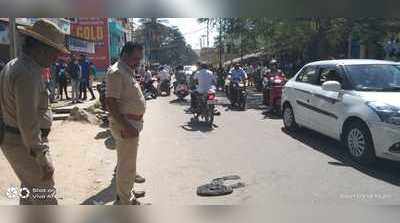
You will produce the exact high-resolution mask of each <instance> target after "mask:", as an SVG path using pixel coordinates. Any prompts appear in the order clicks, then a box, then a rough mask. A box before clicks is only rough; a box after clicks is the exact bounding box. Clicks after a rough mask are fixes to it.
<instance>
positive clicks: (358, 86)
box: [346, 64, 400, 91]
mask: <svg viewBox="0 0 400 223" xmlns="http://www.w3.org/2000/svg"><path fill="white" fill-rule="evenodd" d="M346 68H347V75H348V77H349V79H350V82H351V83H352V85H353V86H354V88H355V90H359V91H400V65H394V64H364V65H348V66H346Z"/></svg>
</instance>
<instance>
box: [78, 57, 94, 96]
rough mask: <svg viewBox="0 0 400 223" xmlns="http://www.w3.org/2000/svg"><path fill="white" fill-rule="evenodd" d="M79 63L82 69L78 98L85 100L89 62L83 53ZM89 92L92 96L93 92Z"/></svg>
mask: <svg viewBox="0 0 400 223" xmlns="http://www.w3.org/2000/svg"><path fill="white" fill-rule="evenodd" d="M80 65H81V69H82V79H81V86H80V93H79V98H80V99H82V100H87V89H88V88H89V70H90V62H89V60H88V59H87V58H86V56H85V55H83V54H82V55H81V58H80ZM91 93H92V98H94V95H93V92H91ZM82 96H83V98H82Z"/></svg>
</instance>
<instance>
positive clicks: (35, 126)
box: [0, 55, 48, 152]
mask: <svg viewBox="0 0 400 223" xmlns="http://www.w3.org/2000/svg"><path fill="white" fill-rule="evenodd" d="M42 70H43V67H41V66H39V64H37V63H36V62H35V61H34V60H33V59H32V58H31V57H29V56H27V55H21V56H20V57H18V58H16V59H14V60H12V61H10V62H9V63H8V64H7V65H6V67H5V68H4V69H3V70H2V71H1V73H0V104H1V114H2V118H3V121H4V123H5V124H6V125H8V126H11V127H15V128H18V129H19V131H20V133H21V137H22V143H23V144H24V145H25V146H26V147H27V149H28V150H29V152H30V151H31V150H34V151H38V150H41V149H43V144H42V142H41V138H40V122H41V121H42V119H43V118H44V117H45V113H46V112H47V111H48V93H47V91H46V87H45V84H44V82H43V80H42Z"/></svg>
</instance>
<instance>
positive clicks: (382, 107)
mask: <svg viewBox="0 0 400 223" xmlns="http://www.w3.org/2000/svg"><path fill="white" fill-rule="evenodd" d="M367 105H368V106H369V107H370V108H371V109H372V110H373V111H375V112H376V114H377V115H378V116H379V118H380V119H381V121H382V122H386V123H389V124H393V125H400V109H399V108H397V107H395V106H392V105H388V104H386V103H381V102H367Z"/></svg>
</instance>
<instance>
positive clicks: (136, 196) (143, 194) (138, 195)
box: [134, 190, 146, 199]
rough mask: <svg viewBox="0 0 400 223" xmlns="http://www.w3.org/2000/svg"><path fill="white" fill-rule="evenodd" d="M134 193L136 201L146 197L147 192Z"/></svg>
mask: <svg viewBox="0 0 400 223" xmlns="http://www.w3.org/2000/svg"><path fill="white" fill-rule="evenodd" d="M134 193H135V198H136V199H138V198H142V197H144V196H146V192H145V191H141V190H139V191H136V190H135V192H134Z"/></svg>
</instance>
